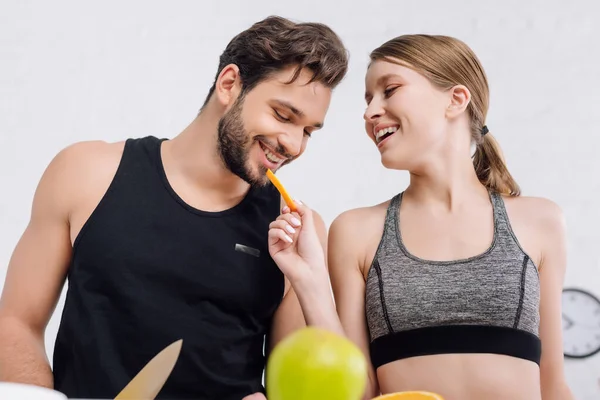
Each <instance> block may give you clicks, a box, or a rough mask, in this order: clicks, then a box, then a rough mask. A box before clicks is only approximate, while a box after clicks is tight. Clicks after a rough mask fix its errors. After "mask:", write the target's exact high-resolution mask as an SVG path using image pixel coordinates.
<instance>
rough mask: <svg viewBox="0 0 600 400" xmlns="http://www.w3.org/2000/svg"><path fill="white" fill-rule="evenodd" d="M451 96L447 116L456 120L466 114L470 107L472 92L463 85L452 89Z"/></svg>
mask: <svg viewBox="0 0 600 400" xmlns="http://www.w3.org/2000/svg"><path fill="white" fill-rule="evenodd" d="M449 94H450V98H449V99H450V102H449V104H448V109H447V111H446V116H447V117H448V118H456V117H457V116H459V115H461V114H462V113H463V112H465V110H466V109H467V107H468V106H469V102H470V101H471V92H469V89H467V88H466V87H465V86H463V85H456V86H454V87H452V88H451V89H450V91H449Z"/></svg>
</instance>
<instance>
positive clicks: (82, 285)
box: [53, 137, 284, 400]
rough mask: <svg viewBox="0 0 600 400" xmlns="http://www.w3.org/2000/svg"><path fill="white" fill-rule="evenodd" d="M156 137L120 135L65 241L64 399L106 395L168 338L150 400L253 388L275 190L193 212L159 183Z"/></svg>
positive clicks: (222, 398) (266, 310)
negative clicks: (175, 351)
mask: <svg viewBox="0 0 600 400" xmlns="http://www.w3.org/2000/svg"><path fill="white" fill-rule="evenodd" d="M162 140H164V139H157V138H154V137H146V138H143V139H130V140H128V141H127V142H126V144H125V147H124V152H123V156H122V159H121V162H120V165H119V167H118V170H117V173H116V175H115V177H114V180H113V181H112V183H111V185H110V187H109V189H108V191H107V192H106V194H105V195H104V197H103V198H102V200H101V201H100V203H99V204H98V206H97V208H96V209H95V210H94V212H93V213H92V215H91V216H90V218H89V219H88V221H87V222H86V224H85V225H84V227H83V228H82V230H81V232H80V233H79V235H78V237H77V238H76V240H75V243H74V246H73V247H74V249H73V258H72V263H71V266H70V269H69V272H68V290H67V295H66V301H65V305H64V310H63V314H62V319H61V322H60V327H59V330H58V336H57V338H56V343H55V348H54V357H53V370H54V379H55V388H56V390H59V391H61V392H63V393H65V394H66V395H67V396H68V397H71V398H73V397H75V398H114V397H115V396H116V395H117V394H118V393H119V392H120V391H121V389H122V388H123V387H125V385H126V384H127V383H128V382H129V381H130V380H131V379H132V378H133V377H134V376H135V375H136V374H137V373H138V372H139V371H140V370H141V369H142V367H143V366H144V365H145V364H146V363H147V362H148V361H150V359H152V357H154V356H155V355H156V354H157V353H158V352H159V351H160V350H162V349H163V348H164V347H166V346H167V345H169V344H170V343H172V342H174V341H176V340H178V339H183V347H182V349H181V354H180V357H179V359H178V361H177V363H176V365H175V368H174V369H173V372H172V374H171V376H170V377H169V379H168V380H167V382H166V384H165V386H164V387H163V390H162V391H161V393H160V394H159V397H158V398H168V399H178V398H181V399H183V398H194V399H211V400H212V399H219V400H227V399H231V400H240V399H241V398H242V397H244V396H245V395H247V394H250V393H253V392H257V391H260V392H263V393H264V388H263V385H262V374H263V369H264V366H265V356H264V352H263V345H264V338H265V334H267V333H268V329H269V327H270V323H271V319H272V316H273V313H274V311H275V310H276V308H277V307H278V305H279V304H280V302H281V299H282V296H283V291H284V278H283V274H282V273H281V272H280V270H279V269H278V268H277V265H276V264H275V263H274V262H273V261H272V259H271V257H270V255H269V251H268V248H267V232H268V225H269V223H270V222H271V221H273V220H274V219H275V218H277V215H278V214H279V210H280V196H279V194H278V192H277V191H276V189H275V188H273V186H272V185H268V186H266V187H264V188H260V189H251V190H250V191H249V193H248V194H247V196H246V197H245V198H244V199H243V201H241V202H240V203H239V204H238V205H237V206H235V207H233V208H231V209H228V210H226V211H222V212H204V211H201V210H197V209H195V208H192V207H191V206H189V205H188V204H186V203H185V202H184V201H182V199H181V198H180V197H179V196H178V195H177V194H176V193H175V192H174V190H173V189H172V188H171V186H170V185H169V183H168V180H167V178H166V175H165V172H164V169H163V165H162V161H161V156H160V147H161V142H162Z"/></svg>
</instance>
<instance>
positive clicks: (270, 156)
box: [263, 148, 283, 164]
mask: <svg viewBox="0 0 600 400" xmlns="http://www.w3.org/2000/svg"><path fill="white" fill-rule="evenodd" d="M263 150H264V152H265V155H266V156H267V160H269V161H271V162H272V163H275V164H279V163H280V162H282V161H283V159H281V158H279V157H277V156H276V155H275V154H273V153H272V152H270V151H269V149H267V148H263Z"/></svg>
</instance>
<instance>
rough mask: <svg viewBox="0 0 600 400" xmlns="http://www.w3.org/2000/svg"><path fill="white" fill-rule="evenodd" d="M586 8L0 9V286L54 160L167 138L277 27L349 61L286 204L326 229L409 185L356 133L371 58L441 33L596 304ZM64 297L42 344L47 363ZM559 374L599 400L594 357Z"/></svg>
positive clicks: (34, 4) (597, 103)
mask: <svg viewBox="0 0 600 400" xmlns="http://www.w3.org/2000/svg"><path fill="white" fill-rule="evenodd" d="M598 8H599V5H598V3H597V2H595V1H592V0H589V1H580V0H572V1H568V2H567V1H562V2H559V1H525V0H521V1H515V0H510V1H507V0H505V1H503V2H494V3H492V2H489V1H474V0H472V1H468V0H455V1H453V2H448V1H441V0H439V1H426V0H413V1H398V0H389V1H382V0H369V1H368V2H360V3H358V2H357V4H356V5H350V4H349V3H348V2H343V4H342V3H340V5H339V6H336V5H334V2H333V1H324V0H320V1H313V0H305V1H303V2H298V1H277V2H270V1H267V0H255V1H251V2H250V1H249V2H246V1H223V2H217V1H202V2H201V1H173V2H167V1H139V0H138V1H114V0H113V1H102V2H93V3H92V2H81V1H75V0H73V1H65V0H56V1H52V2H46V1H23V0H2V1H1V2H0V194H1V196H0V288H1V287H2V284H3V281H4V275H5V271H6V266H7V264H8V261H9V258H10V255H11V253H12V250H13V248H14V246H15V244H16V242H17V240H18V238H19V236H20V235H21V233H22V231H23V229H24V228H25V225H26V224H27V221H28V218H29V211H30V206H31V198H32V195H33V192H34V190H35V187H36V184H37V182H38V180H39V178H40V176H41V174H42V172H43V170H44V168H45V167H46V166H47V164H48V162H49V161H50V159H51V158H52V157H53V156H54V155H55V153H56V152H58V151H59V150H60V149H62V148H63V147H65V146H66V145H68V144H70V143H72V142H76V141H81V140H88V139H104V140H107V141H118V140H122V139H124V138H127V137H139V136H145V135H149V134H151V135H156V136H159V137H172V136H174V135H176V134H177V133H178V132H179V131H180V130H181V129H182V128H184V127H185V126H186V125H187V124H188V123H189V121H190V120H191V119H192V118H193V117H194V115H195V113H196V111H197V109H198V108H199V106H200V105H201V103H202V101H203V99H204V96H205V94H206V91H207V90H208V88H209V86H210V84H211V83H212V79H213V76H214V73H215V69H216V67H217V59H218V56H219V54H220V53H221V51H222V50H223V49H224V47H225V45H226V43H227V42H228V41H229V39H230V38H231V37H232V36H233V35H235V34H236V33H238V32H239V31H241V30H242V29H245V28H247V27H248V26H249V25H250V24H251V23H253V22H254V21H256V20H258V19H261V18H263V17H266V16H267V15H270V14H279V15H282V16H286V17H290V18H293V19H297V20H314V21H320V22H325V23H328V24H329V25H330V26H331V27H332V28H334V29H335V30H336V31H337V32H338V33H339V34H340V35H341V36H342V38H343V40H344V41H345V43H346V45H347V47H348V48H349V50H350V52H351V65H350V72H349V74H348V77H347V79H346V80H345V82H344V83H343V84H342V85H341V86H340V87H339V89H338V90H337V92H336V93H335V95H334V98H333V102H332V105H331V108H330V113H329V115H328V118H327V121H326V128H325V129H324V130H323V131H322V132H319V133H318V134H316V135H314V137H313V139H312V141H311V142H310V145H309V148H308V150H307V153H306V155H305V156H304V158H303V159H302V160H299V161H297V162H296V163H295V164H294V165H292V166H289V167H287V168H286V169H285V171H282V173H281V176H282V179H284V180H285V182H286V185H287V186H289V189H290V190H291V191H292V193H294V195H295V196H297V197H300V198H302V199H303V200H305V201H306V202H307V203H308V204H310V205H311V206H313V207H314V208H315V209H317V210H318V211H319V212H320V213H321V214H322V215H323V217H324V218H325V220H326V222H327V223H330V222H331V221H332V220H333V218H334V217H335V216H336V215H337V214H339V213H340V212H342V211H343V210H345V209H348V208H352V207H357V206H363V205H369V204H374V203H377V202H380V201H382V200H384V199H386V198H389V197H390V196H392V195H393V194H395V193H397V192H398V191H400V190H402V189H403V188H404V187H405V185H406V184H407V175H406V173H403V172H392V171H387V170H385V169H384V168H383V167H382V166H381V165H380V162H379V157H378V153H377V150H376V149H375V147H374V146H372V145H371V143H370V142H369V140H367V138H366V136H365V134H364V133H363V121H362V113H363V111H364V102H363V99H362V94H363V76H364V73H365V67H366V63H367V59H368V53H369V51H370V50H371V49H372V48H374V47H375V46H377V45H379V44H381V43H382V42H383V41H385V40H387V39H389V38H391V37H393V36H396V35H400V34H403V33H417V32H424V33H441V34H448V35H453V36H456V37H458V38H460V39H463V40H464V41H466V42H467V43H468V44H469V45H470V46H471V47H472V48H473V49H474V50H475V51H476V53H477V54H478V56H479V57H480V58H481V60H482V62H483V64H484V67H485V68H486V71H487V73H488V75H489V79H490V84H491V110H490V113H489V118H488V121H487V123H488V126H489V127H490V130H491V131H492V132H493V134H494V135H495V136H496V137H497V138H498V139H499V141H500V143H501V145H502V147H503V150H504V152H505V155H506V158H507V160H508V164H509V167H510V169H511V171H512V172H513V174H514V175H515V177H516V179H517V181H518V182H519V183H520V184H521V185H522V188H523V191H524V193H525V194H526V195H534V196H544V197H549V198H551V199H553V200H554V201H556V202H557V203H558V204H559V205H560V206H561V207H562V208H563V210H564V212H565V214H566V217H567V221H568V228H569V266H568V272H567V277H566V286H576V287H581V288H585V289H588V290H591V291H593V292H595V293H596V294H597V295H600V255H599V253H598V249H599V247H598V243H599V240H600V230H599V229H598V227H599V226H600V211H599V204H598V201H597V199H598V196H599V195H600V180H599V179H598V176H599V175H600V160H598V159H597V158H596V152H597V145H598V143H599V140H598V135H599V134H600V130H599V129H598V126H600V112H599V111H598V109H599V108H600V92H599V91H600V75H599V74H598V67H599V64H600V45H599V44H598V40H599V38H600V28H598V17H599V16H600V11H599V10H598ZM32 279H35V277H32ZM63 295H64V293H63ZM63 298H64V297H63ZM63 298H61V301H60V303H59V306H58V308H57V312H56V313H55V315H54V316H53V318H52V320H51V322H50V325H49V327H48V329H47V333H46V344H47V350H48V354H49V355H50V354H51V353H52V349H53V343H54V337H55V334H56V330H57V327H58V322H59V318H60V312H61V311H62V304H63V303H62V302H63ZM566 373H567V377H568V380H569V383H570V385H571V387H572V388H573V390H574V392H575V393H576V396H577V398H578V399H584V400H585V399H598V398H600V355H598V356H596V357H594V358H591V359H588V360H585V361H578V362H568V363H567V366H566Z"/></svg>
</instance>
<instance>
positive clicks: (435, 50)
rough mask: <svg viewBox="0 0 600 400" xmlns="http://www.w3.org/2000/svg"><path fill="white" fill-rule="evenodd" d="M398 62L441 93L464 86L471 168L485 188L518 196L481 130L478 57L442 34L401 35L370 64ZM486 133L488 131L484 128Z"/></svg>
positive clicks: (485, 101)
mask: <svg viewBox="0 0 600 400" xmlns="http://www.w3.org/2000/svg"><path fill="white" fill-rule="evenodd" d="M377 60H383V61H389V62H393V63H396V64H398V63H400V64H402V65H404V66H406V67H409V68H411V69H414V70H415V71H417V72H419V73H421V74H422V75H424V76H425V77H426V78H427V79H429V81H430V82H431V83H432V84H433V85H434V86H436V87H438V88H440V89H441V90H448V89H451V88H452V87H454V86H456V85H464V86H465V87H466V88H467V89H468V90H469V92H470V93H471V101H470V102H469V105H468V108H467V111H468V113H469V117H470V121H471V137H472V140H473V141H474V142H475V144H476V145H477V148H476V150H475V155H474V157H473V166H474V168H475V172H476V174H477V177H478V178H479V181H480V182H481V183H482V184H483V185H485V186H486V187H487V188H488V189H490V190H492V191H495V192H498V193H502V194H506V195H510V196H519V195H520V194H521V190H520V188H519V185H518V184H517V182H516V181H515V180H514V179H513V177H512V175H511V174H510V172H509V171H508V168H507V167H506V163H505V161H504V158H503V156H502V151H501V150H500V146H499V145H498V142H497V141H496V139H494V138H493V137H492V135H491V134H490V133H485V132H484V131H483V130H482V129H483V127H484V126H485V119H486V115H487V111H488V106H489V86H488V81H487V77H486V74H485V71H484V70H483V67H482V66H481V63H480V62H479V60H478V59H477V56H476V55H475V53H473V51H472V50H471V49H470V48H469V47H468V46H467V45H466V44H465V43H463V42H462V41H460V40H458V39H456V38H453V37H448V36H441V35H424V34H418V35H403V36H399V37H397V38H394V39H392V40H389V41H388V42H386V43H384V44H383V45H381V46H380V47H378V48H377V49H375V50H373V51H372V52H371V61H377ZM486 131H487V129H486Z"/></svg>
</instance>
